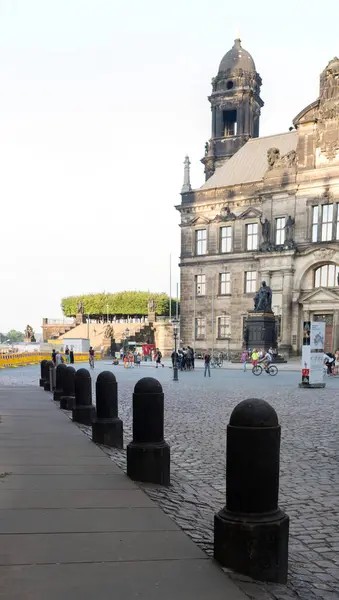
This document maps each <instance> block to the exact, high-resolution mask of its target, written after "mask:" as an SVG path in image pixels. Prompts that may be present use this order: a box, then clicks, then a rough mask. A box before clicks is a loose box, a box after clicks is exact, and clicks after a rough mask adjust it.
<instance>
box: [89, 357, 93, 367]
mask: <svg viewBox="0 0 339 600" xmlns="http://www.w3.org/2000/svg"><path fill="white" fill-rule="evenodd" d="M88 362H89V366H90V367H91V369H94V358H93V356H91V357H90V358H89V359H88Z"/></svg>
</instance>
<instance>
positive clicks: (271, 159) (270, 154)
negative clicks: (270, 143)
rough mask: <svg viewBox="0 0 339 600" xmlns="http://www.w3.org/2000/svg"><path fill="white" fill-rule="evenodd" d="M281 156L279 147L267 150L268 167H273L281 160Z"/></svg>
mask: <svg viewBox="0 0 339 600" xmlns="http://www.w3.org/2000/svg"><path fill="white" fill-rule="evenodd" d="M279 158H280V150H279V148H269V149H268V150H267V162H268V168H269V169H273V167H274V166H275V164H276V162H277V161H278V160H279Z"/></svg>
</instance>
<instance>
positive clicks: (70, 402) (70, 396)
mask: <svg viewBox="0 0 339 600" xmlns="http://www.w3.org/2000/svg"><path fill="white" fill-rule="evenodd" d="M75 373H76V371H75V369H74V367H67V368H66V371H64V373H63V395H62V396H61V398H60V408H62V409H63V410H73V408H74V406H75Z"/></svg>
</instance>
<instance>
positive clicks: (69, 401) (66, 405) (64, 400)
mask: <svg viewBox="0 0 339 600" xmlns="http://www.w3.org/2000/svg"><path fill="white" fill-rule="evenodd" d="M74 407H75V396H61V398H60V408H61V409H62V410H73V408H74Z"/></svg>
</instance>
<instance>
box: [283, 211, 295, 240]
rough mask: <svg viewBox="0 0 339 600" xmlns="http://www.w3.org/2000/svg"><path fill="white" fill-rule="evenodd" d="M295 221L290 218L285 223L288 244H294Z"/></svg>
mask: <svg viewBox="0 0 339 600" xmlns="http://www.w3.org/2000/svg"><path fill="white" fill-rule="evenodd" d="M294 224H295V219H293V218H292V217H291V215H289V216H288V218H287V221H286V223H285V237H286V242H293V230H294Z"/></svg>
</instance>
